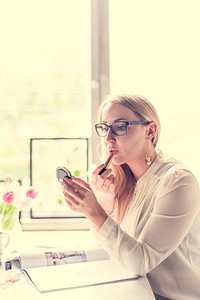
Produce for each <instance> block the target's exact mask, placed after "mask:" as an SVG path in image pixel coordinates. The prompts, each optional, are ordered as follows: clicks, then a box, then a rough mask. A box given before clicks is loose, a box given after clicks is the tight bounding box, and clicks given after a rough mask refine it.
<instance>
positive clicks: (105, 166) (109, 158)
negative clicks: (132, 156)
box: [98, 153, 113, 176]
mask: <svg viewBox="0 0 200 300" xmlns="http://www.w3.org/2000/svg"><path fill="white" fill-rule="evenodd" d="M112 157H113V153H111V154H110V155H109V156H108V158H107V159H106V161H105V163H104V167H103V169H101V171H100V172H99V174H98V175H99V176H100V175H102V174H103V173H104V172H105V171H106V170H107V167H108V165H109V163H110V162H111V159H112Z"/></svg>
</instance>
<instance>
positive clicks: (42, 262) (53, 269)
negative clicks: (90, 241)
mask: <svg viewBox="0 0 200 300" xmlns="http://www.w3.org/2000/svg"><path fill="white" fill-rule="evenodd" d="M12 261H13V264H16V265H17V266H18V267H21V269H22V270H23V272H24V273H25V274H26V275H27V276H28V277H29V279H30V280H31V281H32V283H33V284H34V285H35V286H36V288H37V289H38V290H39V291H40V292H50V291H55V290H61V289H69V288H77V287H83V286H92V285H97V284H104V283H109V282H116V281H122V280H128V279H129V280H130V279H132V280H136V279H138V278H139V277H140V276H137V275H134V274H132V273H131V272H129V271H127V270H125V269H124V268H122V267H121V266H120V265H119V263H118V262H116V261H115V260H113V259H110V257H109V255H108V253H107V252H106V251H104V250H103V249H102V248H92V249H88V250H86V251H68V250H67V251H66V250H61V249H59V250H58V249H55V250H54V249H45V250H44V251H37V252H33V253H30V252H29V253H28V252H26V253H22V252H21V253H17V252H15V253H12Z"/></svg>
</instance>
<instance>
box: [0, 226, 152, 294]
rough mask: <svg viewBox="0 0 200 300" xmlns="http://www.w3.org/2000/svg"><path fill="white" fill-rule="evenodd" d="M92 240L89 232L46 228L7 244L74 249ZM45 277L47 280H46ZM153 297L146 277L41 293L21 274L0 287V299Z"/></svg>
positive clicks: (17, 247) (20, 246) (13, 246)
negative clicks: (7, 285) (54, 230)
mask: <svg viewBox="0 0 200 300" xmlns="http://www.w3.org/2000/svg"><path fill="white" fill-rule="evenodd" d="M93 244H94V240H93V239H92V238H91V234H90V232H88V231H79V232H78V231H56V232H53V231H46V232H41V231H39V232H23V233H22V234H21V235H19V236H18V238H17V239H16V240H15V241H14V243H13V244H11V245H10V249H9V250H11V249H13V250H16V249H18V250H20V249H23V251H30V250H31V249H32V248H33V247H34V246H37V247H41V249H45V248H43V247H46V246H47V247H67V248H69V249H71V250H75V249H76V247H79V248H80V245H81V246H82V248H83V249H85V248H87V247H89V246H92V245H93ZM47 280H48V279H47ZM13 297H14V298H15V297H17V299H20V300H25V299H26V300H27V299H28V300H30V299H35V300H40V299H41V300H45V299H46V300H47V299H48V300H51V299H52V300H53V299H55V300H57V299H59V300H62V299H63V300H64V299H65V300H68V299H69V300H75V299H76V300H78V299H79V300H80V299H81V300H122V299H123V300H133V299H136V300H140V299H141V300H153V299H155V298H154V296H153V292H152V290H151V288H150V285H149V282H148V280H147V278H140V279H138V280H128V281H122V282H116V283H108V284H100V285H96V286H90V287H82V288H75V289H69V290H61V291H56V292H48V293H40V292H39V291H38V290H37V289H36V288H35V286H34V285H33V284H32V283H31V281H30V280H29V279H28V278H27V277H26V275H24V274H23V273H22V274H21V278H20V280H19V281H17V282H15V283H12V284H10V286H9V287H7V288H2V287H0V298H1V299H4V300H13Z"/></svg>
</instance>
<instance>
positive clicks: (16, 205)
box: [0, 176, 38, 231]
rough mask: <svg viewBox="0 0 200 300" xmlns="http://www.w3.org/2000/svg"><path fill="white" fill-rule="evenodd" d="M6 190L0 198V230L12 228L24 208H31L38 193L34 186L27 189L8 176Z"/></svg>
mask: <svg viewBox="0 0 200 300" xmlns="http://www.w3.org/2000/svg"><path fill="white" fill-rule="evenodd" d="M4 182H5V190H4V192H3V194H2V200H0V230H4V231H5V230H12V229H13V228H14V226H15V223H16V222H17V218H18V217H19V212H20V211H21V210H22V209H23V208H30V207H31V206H32V204H33V199H35V198H36V197H37V195H38V192H37V190H36V189H35V188H34V187H32V186H31V187H29V188H28V189H25V188H24V187H23V186H20V185H19V182H18V181H16V180H14V179H13V178H12V177H10V176H9V177H6V178H5V180H4Z"/></svg>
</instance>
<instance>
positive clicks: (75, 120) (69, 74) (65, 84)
mask: <svg viewBox="0 0 200 300" xmlns="http://www.w3.org/2000/svg"><path fill="white" fill-rule="evenodd" d="M11 7H12V9H11ZM0 38H1V47H0V124H1V130H0V140H1V147H0V165H1V168H0V179H3V178H4V177H5V176H6V175H7V174H14V175H15V176H16V178H17V179H21V180H22V184H23V185H26V184H29V175H30V174H29V173H30V171H29V167H30V163H29V160H30V159H29V141H30V139H31V138H56V137H68V138H72V137H73V138H76V137H78V138H89V137H90V135H91V96H90V93H91V91H90V77H91V76H90V70H91V67H90V61H91V58H90V0H84V1H82V0H73V1H71V0H52V1H48V0H30V1H26V0H16V1H11V0H8V1H1V2H0ZM58 155H59V153H58ZM55 185H57V182H56V180H55ZM44 200H45V201H46V199H44Z"/></svg>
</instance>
